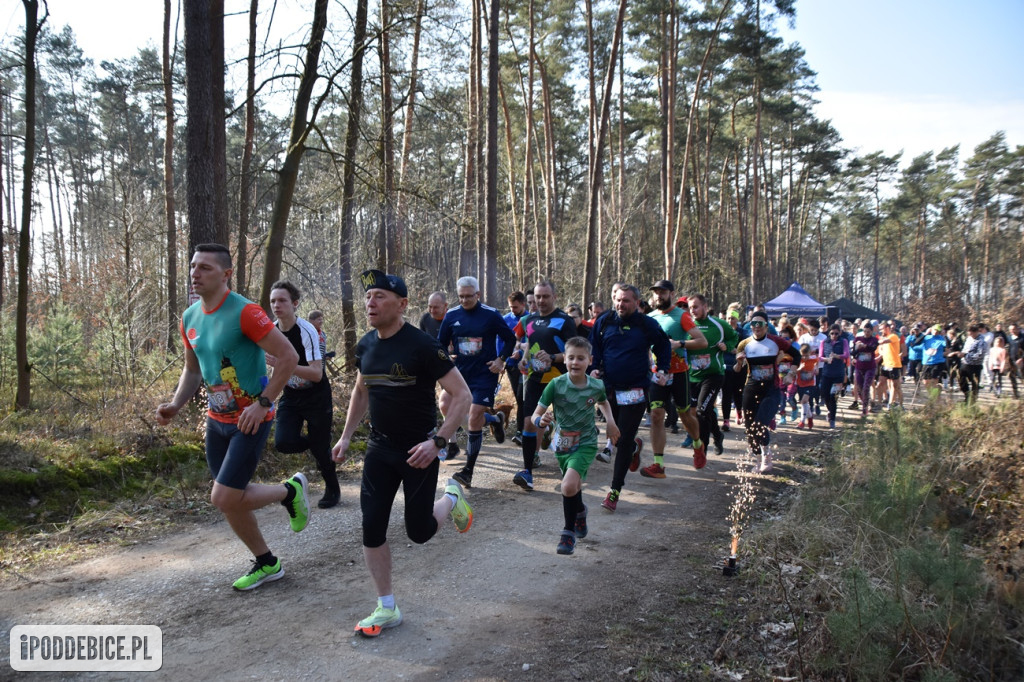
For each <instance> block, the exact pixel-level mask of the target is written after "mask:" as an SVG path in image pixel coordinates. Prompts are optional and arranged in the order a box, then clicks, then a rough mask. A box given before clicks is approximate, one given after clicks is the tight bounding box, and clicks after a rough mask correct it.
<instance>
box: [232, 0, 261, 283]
mask: <svg viewBox="0 0 1024 682" xmlns="http://www.w3.org/2000/svg"><path fill="white" fill-rule="evenodd" d="M258 8H259V0H250V2H249V52H248V54H247V55H246V57H245V72H246V75H245V134H244V135H245V137H244V139H243V142H242V167H241V169H240V171H239V174H240V177H239V183H238V184H239V193H238V249H237V252H236V255H235V282H236V288H237V289H238V292H239V293H241V294H242V295H246V291H247V290H248V287H249V282H248V278H247V272H246V265H247V263H248V260H249V216H250V215H251V213H252V186H253V180H254V178H253V174H252V152H253V139H254V138H255V135H256V16H257V10H258Z"/></svg>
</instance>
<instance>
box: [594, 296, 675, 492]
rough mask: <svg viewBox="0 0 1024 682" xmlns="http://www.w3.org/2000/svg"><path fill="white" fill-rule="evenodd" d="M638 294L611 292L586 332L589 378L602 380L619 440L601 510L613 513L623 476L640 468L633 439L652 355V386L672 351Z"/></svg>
mask: <svg viewBox="0 0 1024 682" xmlns="http://www.w3.org/2000/svg"><path fill="white" fill-rule="evenodd" d="M639 304H640V290H639V289H637V288H636V287H635V286H633V285H631V284H627V285H624V286H622V287H620V288H619V289H618V290H617V291H616V292H615V298H614V309H613V310H611V311H609V312H608V313H606V314H604V315H602V316H601V317H599V318H598V319H597V321H596V322H595V323H594V328H593V330H592V331H591V332H590V343H591V345H592V346H593V347H594V365H593V370H592V372H591V375H592V376H594V377H597V378H599V379H603V380H604V384H605V390H606V391H607V393H608V401H609V402H610V403H611V405H612V414H613V415H614V417H615V423H616V424H618V426H619V430H620V432H621V435H620V436H619V442H618V445H617V448H616V451H615V465H614V466H615V468H614V472H613V474H612V485H611V490H610V491H609V492H608V496H607V497H606V498H605V500H604V502H602V503H601V506H602V507H604V508H605V509H607V510H608V511H612V512H613V511H615V509H616V507H617V505H618V501H619V494H620V493H621V492H622V486H623V484H624V483H625V482H626V471H627V469H628V470H629V471H636V470H637V469H639V468H640V450H641V449H642V448H643V444H644V442H643V440H641V439H640V438H637V437H636V432H637V429H639V428H640V421H641V420H642V419H643V417H644V412H646V411H647V400H648V394H647V393H648V392H647V389H648V386H649V385H650V383H651V374H650V372H651V368H650V356H649V353H648V349H653V351H654V357H655V358H656V360H657V367H658V371H657V373H656V374H655V379H654V381H655V382H656V383H658V384H659V385H661V386H664V385H665V384H666V383H667V382H668V378H669V374H668V372H669V364H670V362H671V357H672V346H671V343H670V342H669V339H668V336H667V335H666V334H665V332H664V331H663V330H662V329H661V325H659V324H658V323H657V322H656V321H655V320H654V319H652V318H650V317H648V316H647V315H645V314H643V313H642V312H641V311H640V310H639Z"/></svg>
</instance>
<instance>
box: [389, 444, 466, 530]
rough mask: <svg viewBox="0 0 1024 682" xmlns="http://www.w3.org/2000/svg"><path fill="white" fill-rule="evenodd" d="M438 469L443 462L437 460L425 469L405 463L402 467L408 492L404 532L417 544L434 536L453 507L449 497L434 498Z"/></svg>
mask: <svg viewBox="0 0 1024 682" xmlns="http://www.w3.org/2000/svg"><path fill="white" fill-rule="evenodd" d="M439 468H440V462H439V461H438V460H436V459H435V460H434V461H433V462H431V463H430V465H429V466H427V468H425V469H416V468H414V467H411V466H409V465H408V464H406V463H405V462H403V463H402V465H401V466H400V467H399V470H400V472H401V476H402V490H403V491H404V492H405V532H406V534H407V535H408V536H409V539H410V540H412V541H413V542H415V543H416V544H418V545H422V544H423V543H425V542H426V541H427V540H429V539H430V538H432V537H434V535H435V534H436V533H437V529H438V528H439V527H440V524H441V522H442V521H443V520H444V519H445V518H446V517H447V516H448V513H449V512H451V510H452V506H453V503H452V501H451V500H450V499H449V498H447V497H446V496H444V495H442V496H441V499H439V500H435V499H434V493H435V491H436V490H437V476H438V470H439Z"/></svg>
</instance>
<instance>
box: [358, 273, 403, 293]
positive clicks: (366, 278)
mask: <svg viewBox="0 0 1024 682" xmlns="http://www.w3.org/2000/svg"><path fill="white" fill-rule="evenodd" d="M359 281H360V282H362V284H363V291H369V290H370V289H384V290H385V291H390V292H393V293H395V294H398V296H400V297H401V298H409V290H408V289H407V288H406V286H405V282H404V281H403V280H402V278H401V277H399V276H398V275H389V274H387V273H385V272H381V271H380V270H364V271H363V274H361V275H359Z"/></svg>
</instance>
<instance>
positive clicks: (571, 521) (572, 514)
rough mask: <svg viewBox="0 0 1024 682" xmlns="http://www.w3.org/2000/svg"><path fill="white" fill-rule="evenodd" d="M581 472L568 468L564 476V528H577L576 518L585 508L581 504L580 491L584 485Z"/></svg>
mask: <svg viewBox="0 0 1024 682" xmlns="http://www.w3.org/2000/svg"><path fill="white" fill-rule="evenodd" d="M582 484H583V482H582V480H581V479H580V473H579V472H578V471H576V470H575V469H572V468H569V469H566V471H565V475H564V476H562V516H563V517H564V521H565V527H564V530H571V531H573V532H575V530H576V519H577V517H578V516H579V513H580V512H581V511H583V509H582V508H581V507H580V506H579V505H580V504H581V503H582V499H581V498H580V492H581V487H582Z"/></svg>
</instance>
